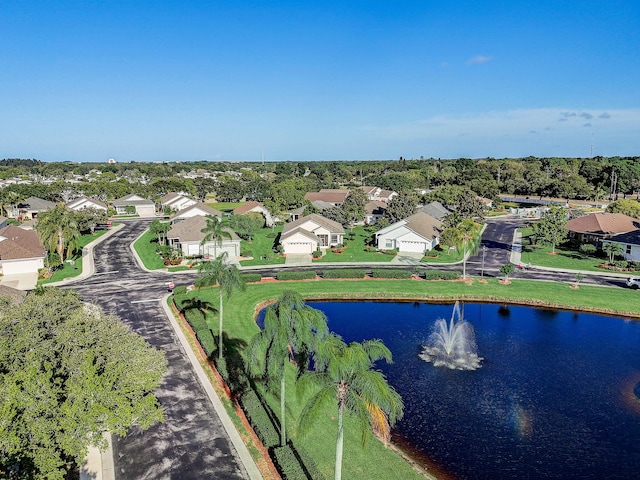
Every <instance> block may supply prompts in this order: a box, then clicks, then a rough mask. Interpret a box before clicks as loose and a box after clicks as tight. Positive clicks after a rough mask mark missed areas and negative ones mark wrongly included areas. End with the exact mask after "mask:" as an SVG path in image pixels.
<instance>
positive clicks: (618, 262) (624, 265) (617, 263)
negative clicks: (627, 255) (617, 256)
mask: <svg viewBox="0 0 640 480" xmlns="http://www.w3.org/2000/svg"><path fill="white" fill-rule="evenodd" d="M613 264H614V265H615V266H616V268H621V269H623V268H627V267H628V266H629V262H627V261H626V260H616V261H615V262H613Z"/></svg>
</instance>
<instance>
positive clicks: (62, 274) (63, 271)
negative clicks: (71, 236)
mask: <svg viewBox="0 0 640 480" xmlns="http://www.w3.org/2000/svg"><path fill="white" fill-rule="evenodd" d="M107 232H108V230H98V231H96V232H95V233H93V234H92V235H82V236H81V237H80V239H79V240H78V249H79V250H80V253H78V254H76V255H74V256H73V258H72V259H71V260H73V263H72V264H70V263H67V262H64V263H63V267H62V268H60V269H59V270H56V271H55V272H53V275H52V276H51V277H50V278H47V279H46V280H42V281H39V282H38V283H40V284H43V285H44V284H47V283H53V282H59V281H61V280H64V279H66V278H73V277H77V276H78V275H80V274H81V273H82V253H81V252H82V249H83V248H84V247H86V246H87V245H89V244H90V243H91V242H93V241H94V240H95V239H96V238H100V237H101V236H102V235H104V234H105V233H107Z"/></svg>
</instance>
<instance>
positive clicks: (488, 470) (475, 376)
mask: <svg viewBox="0 0 640 480" xmlns="http://www.w3.org/2000/svg"><path fill="white" fill-rule="evenodd" d="M309 305H311V306H313V307H314V308H318V309H320V310H323V311H324V312H325V313H326V314H327V317H328V319H329V327H330V329H331V330H332V331H334V332H336V333H338V334H340V335H342V336H343V338H344V339H345V340H346V341H347V342H351V341H362V340H365V339H373V338H379V339H381V340H383V341H384V343H385V345H387V347H389V349H390V350H391V351H392V353H393V359H394V363H393V364H392V365H383V364H382V363H381V364H379V368H380V369H382V370H383V371H384V372H385V373H386V375H387V378H388V380H389V382H390V383H391V384H392V385H393V386H394V387H395V388H396V389H397V390H398V392H399V393H400V394H401V395H402V398H403V400H404V404H405V417H404V419H403V420H402V421H401V422H400V423H399V424H398V425H397V426H396V429H395V430H396V431H395V433H396V436H397V437H399V438H401V439H402V440H403V443H404V442H406V443H407V444H408V445H410V446H411V447H412V448H413V449H415V451H416V452H418V453H420V454H422V455H424V456H426V457H428V458H429V459H430V460H432V461H433V462H434V463H435V465H437V466H438V468H439V470H440V471H442V472H445V473H446V474H447V476H448V477H450V478H455V479H461V480H462V479H474V480H475V479H479V480H483V479H487V480H495V479H497V478H499V479H501V480H505V479H519V480H521V479H542V478H554V479H581V480H584V479H590V478H593V479H629V478H637V477H638V468H639V467H640V402H639V401H638V400H637V399H636V397H635V395H634V387H635V386H636V384H637V383H638V381H640V322H636V321H629V320H625V319H620V318H613V317H605V316H598V315H592V314H586V313H573V312H563V311H555V310H544V309H534V308H526V307H516V306H500V305H492V304H468V303H467V304H465V305H463V316H464V318H465V320H467V321H469V322H470V323H471V324H472V325H473V327H474V330H475V335H476V342H477V347H478V354H479V355H480V356H481V357H483V360H482V366H481V368H480V369H478V370H475V371H460V370H450V369H448V368H443V367H434V365H433V364H431V363H427V362H425V361H424V360H422V359H420V358H419V357H418V354H419V353H420V352H421V347H422V345H424V344H425V343H426V341H427V338H428V336H429V334H430V332H431V328H432V326H433V324H434V322H435V320H436V319H439V318H445V319H449V318H450V317H451V314H452V310H453V305H452V304H450V305H440V304H426V303H418V302H416V303H383V302H350V303H349V302H309Z"/></svg>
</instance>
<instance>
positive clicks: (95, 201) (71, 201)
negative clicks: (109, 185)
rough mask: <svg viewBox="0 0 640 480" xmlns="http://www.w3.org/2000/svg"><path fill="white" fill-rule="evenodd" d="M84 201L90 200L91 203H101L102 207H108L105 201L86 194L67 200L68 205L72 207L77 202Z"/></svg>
mask: <svg viewBox="0 0 640 480" xmlns="http://www.w3.org/2000/svg"><path fill="white" fill-rule="evenodd" d="M83 201H88V202H91V203H95V204H96V205H99V206H101V207H102V208H107V206H106V205H105V204H104V203H102V202H101V201H100V200H96V199H95V198H90V197H87V196H85V195H83V196H81V197H78V198H74V199H73V200H70V201H69V202H67V207H68V208H72V207H74V206H76V205H77V204H79V203H82V202H83Z"/></svg>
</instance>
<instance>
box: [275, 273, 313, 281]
mask: <svg viewBox="0 0 640 480" xmlns="http://www.w3.org/2000/svg"><path fill="white" fill-rule="evenodd" d="M276 278H277V279H278V280H311V279H314V278H316V272H278V275H277V276H276Z"/></svg>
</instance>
